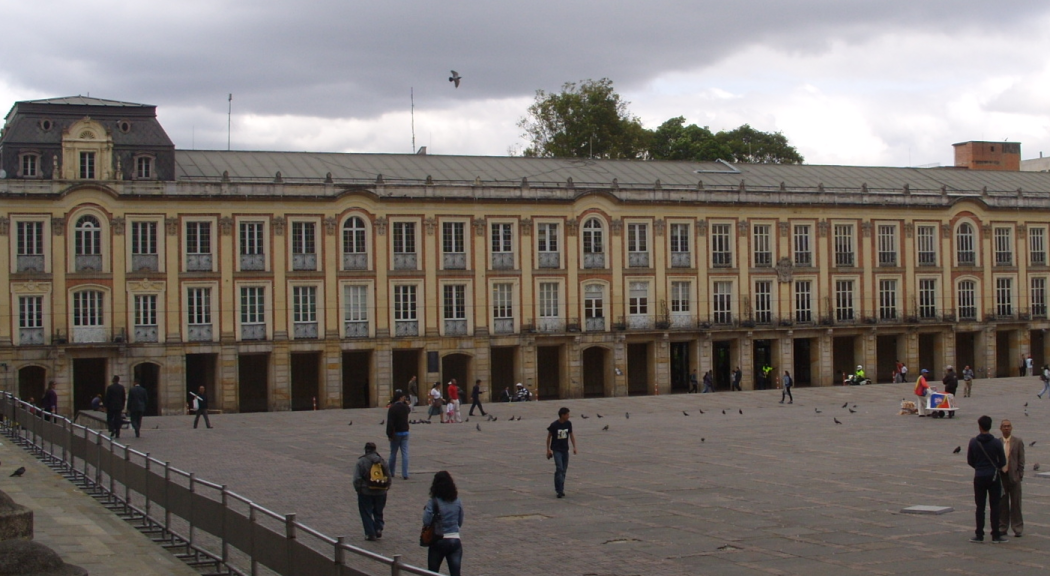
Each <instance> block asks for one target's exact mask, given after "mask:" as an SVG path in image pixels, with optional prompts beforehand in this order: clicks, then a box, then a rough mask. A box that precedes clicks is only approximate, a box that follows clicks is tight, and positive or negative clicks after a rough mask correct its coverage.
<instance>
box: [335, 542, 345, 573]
mask: <svg viewBox="0 0 1050 576" xmlns="http://www.w3.org/2000/svg"><path fill="white" fill-rule="evenodd" d="M343 546H346V536H340V537H338V538H336V539H335V576H343V568H345V567H346V550H344V549H343Z"/></svg>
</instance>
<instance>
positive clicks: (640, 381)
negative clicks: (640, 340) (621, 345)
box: [627, 344, 649, 396]
mask: <svg viewBox="0 0 1050 576" xmlns="http://www.w3.org/2000/svg"><path fill="white" fill-rule="evenodd" d="M648 393H649V345H648V344H628V345H627V395H628V396H641V395H644V394H648Z"/></svg>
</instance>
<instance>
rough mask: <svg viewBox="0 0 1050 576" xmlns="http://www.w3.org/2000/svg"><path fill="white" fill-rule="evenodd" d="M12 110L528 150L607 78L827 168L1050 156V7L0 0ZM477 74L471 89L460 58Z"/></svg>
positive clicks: (378, 148)
mask: <svg viewBox="0 0 1050 576" xmlns="http://www.w3.org/2000/svg"><path fill="white" fill-rule="evenodd" d="M0 8H2V11H0V13H2V14H3V17H4V20H5V21H6V22H7V25H6V26H5V33H4V36H5V38H4V48H3V56H4V57H3V58H0V107H3V108H4V109H5V110H6V109H9V108H10V106H11V104H12V103H14V102H15V101H19V100H29V99H36V98H50V97H56V96H69V95H76V94H85V95H86V94H88V93H90V95H91V96H96V97H99V98H109V99H114V100H125V101H131V102H142V103H148V104H156V105H157V106H158V107H159V108H158V114H159V116H160V120H161V122H162V123H163V125H164V127H165V128H166V129H167V131H168V134H169V135H170V136H171V137H172V139H173V140H174V141H175V143H176V146H178V147H179V148H198V149H225V148H226V136H227V134H226V112H227V94H229V93H232V94H233V120H232V125H233V128H232V141H233V144H232V145H233V148H235V149H241V150H249V149H251V150H310V151H349V152H398V153H404V152H410V151H412V123H411V117H410V102H411V100H410V91H414V93H415V134H416V146H417V147H418V146H427V147H428V148H429V151H430V153H436V154H481V155H504V154H507V153H508V151H515V150H520V149H521V148H522V147H523V146H524V144H525V142H524V141H523V140H522V139H521V130H520V129H519V128H518V127H517V122H518V120H519V119H520V118H521V117H522V116H524V115H525V113H526V109H527V108H528V106H529V105H530V104H531V103H532V102H533V99H534V96H535V92H536V90H537V89H543V90H547V91H558V90H559V89H560V87H561V85H562V84H563V83H565V82H568V81H579V80H584V79H588V78H593V79H598V78H602V77H608V78H610V79H612V80H613V82H614V84H615V87H616V89H617V91H618V92H619V93H620V94H621V95H622V96H623V97H624V99H626V100H628V101H629V102H630V110H631V112H633V113H634V114H635V115H637V116H639V117H640V118H641V119H642V121H643V123H644V124H645V125H646V126H647V127H650V128H653V127H656V126H658V125H659V124H661V123H662V122H663V121H665V120H667V119H668V118H672V117H675V116H685V118H686V120H687V122H690V123H696V124H700V125H706V126H709V127H710V128H711V129H712V130H721V129H732V128H735V127H737V126H739V125H740V124H743V123H750V124H751V125H752V126H754V127H755V128H758V129H760V130H766V131H780V132H783V133H784V134H785V135H786V136H787V137H788V139H789V140H790V141H791V142H792V143H793V144H794V145H795V146H796V147H797V148H798V149H799V151H800V152H801V153H802V154H803V155H804V156H805V158H806V162H807V163H810V164H857V165H888V166H906V165H912V166H914V165H928V164H942V165H950V164H952V163H953V157H952V147H951V145H952V144H953V143H955V142H961V141H966V140H1004V139H1009V140H1011V141H1019V142H1021V151H1022V156H1023V157H1024V158H1032V157H1037V156H1039V153H1040V151H1044V152H1045V153H1046V154H1048V155H1050V116H1048V113H1050V98H1048V97H1047V94H1050V58H1048V55H1050V3H1047V2H1045V1H1044V2H1035V1H1027V0H1022V1H1017V2H1008V3H1006V2H1004V3H1003V4H999V3H997V2H988V1H986V0H982V1H978V0H877V1H868V0H737V1H736V2H725V1H724V0H721V1H718V2H715V1H711V0H694V1H693V2H688V1H682V0H678V1H667V0H648V1H646V2H637V1H636V2H625V1H622V0H621V1H604V2H602V1H594V0H592V1H590V2H573V1H567V0H557V1H553V0H533V1H531V2H517V3H511V2H499V1H495V2H494V1H492V0H460V1H459V2H454V3H449V2H433V1H420V0H386V1H380V2H376V1H372V2H359V1H355V0H299V1H291V0H237V1H234V0H179V1H177V2H149V1H143V0H138V1H135V2H132V1H130V0H95V1H93V2H84V1H83V0H77V1H72V0H38V1H37V2H25V1H23V0H0ZM450 69H455V70H457V71H459V73H460V74H461V75H462V76H463V82H462V84H461V86H460V87H459V88H458V89H456V88H454V87H453V86H452V84H450V83H449V82H448V76H449V70H450Z"/></svg>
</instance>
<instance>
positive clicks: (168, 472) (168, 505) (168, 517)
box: [164, 462, 171, 533]
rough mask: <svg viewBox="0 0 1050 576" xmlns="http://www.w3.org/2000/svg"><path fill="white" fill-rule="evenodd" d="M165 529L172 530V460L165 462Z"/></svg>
mask: <svg viewBox="0 0 1050 576" xmlns="http://www.w3.org/2000/svg"><path fill="white" fill-rule="evenodd" d="M164 530H165V531H166V532H169V533H170V532H171V462H165V463H164Z"/></svg>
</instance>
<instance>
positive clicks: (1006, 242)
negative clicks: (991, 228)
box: [993, 227, 1014, 266]
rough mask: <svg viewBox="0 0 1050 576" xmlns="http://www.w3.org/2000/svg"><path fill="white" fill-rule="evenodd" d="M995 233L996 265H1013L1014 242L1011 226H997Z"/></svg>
mask: <svg viewBox="0 0 1050 576" xmlns="http://www.w3.org/2000/svg"><path fill="white" fill-rule="evenodd" d="M993 235H994V236H995V265H996V266H1013V264H1014V247H1013V244H1014V242H1013V234H1011V230H1010V228H1004V227H1000V228H996V229H995V232H994V234H993Z"/></svg>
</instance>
